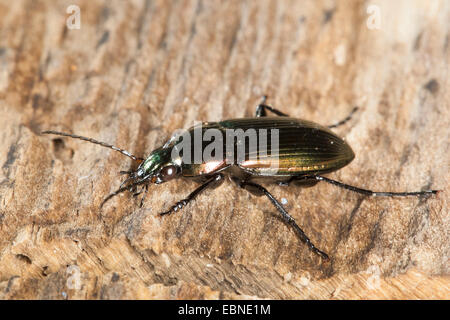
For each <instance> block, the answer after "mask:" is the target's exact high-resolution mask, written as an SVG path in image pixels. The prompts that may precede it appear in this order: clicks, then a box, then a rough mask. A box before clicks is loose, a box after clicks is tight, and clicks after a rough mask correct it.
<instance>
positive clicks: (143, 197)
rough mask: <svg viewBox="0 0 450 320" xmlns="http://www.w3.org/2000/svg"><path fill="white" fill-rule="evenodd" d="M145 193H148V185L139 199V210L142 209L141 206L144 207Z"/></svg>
mask: <svg viewBox="0 0 450 320" xmlns="http://www.w3.org/2000/svg"><path fill="white" fill-rule="evenodd" d="M147 192H148V184H146V185H145V192H144V195H143V196H142V198H141V202H140V203H139V208H142V206H143V205H144V201H145V197H146V196H147Z"/></svg>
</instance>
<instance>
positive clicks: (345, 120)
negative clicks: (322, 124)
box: [327, 107, 358, 129]
mask: <svg viewBox="0 0 450 320" xmlns="http://www.w3.org/2000/svg"><path fill="white" fill-rule="evenodd" d="M357 110H358V107H354V108H353V109H352V111H351V112H350V114H349V115H348V116H347V117H345V118H344V119H342V120H341V121H339V122H336V123H335V124H332V125H329V126H327V127H328V128H330V129H332V128H337V127H339V126H342V125H343V124H345V123H347V122H348V121H349V120H350V119H351V118H352V117H353V114H354V113H355V112H356V111H357Z"/></svg>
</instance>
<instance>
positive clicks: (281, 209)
mask: <svg viewBox="0 0 450 320" xmlns="http://www.w3.org/2000/svg"><path fill="white" fill-rule="evenodd" d="M239 186H240V187H241V188H245V187H246V186H250V187H253V188H256V189H258V190H259V191H260V192H261V193H263V194H265V195H266V196H267V198H269V200H270V201H271V202H272V204H273V205H274V206H275V208H277V210H278V212H280V213H281V216H282V218H283V220H284V221H285V222H286V223H288V224H289V225H291V226H292V227H293V228H294V230H295V231H296V232H297V234H298V235H299V236H300V239H301V240H302V241H303V242H305V243H306V245H307V246H308V247H309V248H310V249H311V251H313V252H314V253H315V254H317V255H318V256H320V257H321V258H323V259H324V260H327V261H329V260H330V258H329V257H328V255H327V254H326V253H325V252H323V251H321V250H319V249H318V248H317V247H316V246H315V245H314V244H313V243H312V242H311V240H310V239H309V238H308V236H307V235H306V234H305V232H304V231H303V230H302V229H301V228H300V227H299V226H298V225H297V223H296V222H295V220H294V218H292V216H291V215H290V214H289V213H288V212H287V211H286V209H284V207H283V205H282V204H281V203H280V202H279V201H278V200H277V199H275V197H274V196H273V195H272V194H271V193H270V192H269V191H267V189H266V188H264V187H263V186H261V185H259V184H256V183H253V182H248V181H241V182H240V183H239Z"/></svg>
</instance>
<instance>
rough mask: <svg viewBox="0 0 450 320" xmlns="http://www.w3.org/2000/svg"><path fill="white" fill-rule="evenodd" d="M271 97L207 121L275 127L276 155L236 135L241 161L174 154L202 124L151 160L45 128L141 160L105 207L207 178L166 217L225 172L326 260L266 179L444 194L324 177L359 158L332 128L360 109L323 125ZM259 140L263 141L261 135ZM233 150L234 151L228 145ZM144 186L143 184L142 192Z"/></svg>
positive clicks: (220, 126)
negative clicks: (125, 196)
mask: <svg viewBox="0 0 450 320" xmlns="http://www.w3.org/2000/svg"><path fill="white" fill-rule="evenodd" d="M266 99H267V97H266V96H264V97H263V100H262V101H261V103H260V104H259V105H258V106H257V108H256V115H255V117H254V118H240V119H230V120H224V121H220V122H204V123H203V124H202V126H201V133H202V134H204V133H205V132H206V131H207V130H211V129H213V130H216V132H219V133H224V134H225V132H226V131H227V130H229V129H233V130H242V131H244V130H256V131H258V130H259V131H260V132H262V131H264V132H269V130H270V132H271V134H268V135H269V136H270V137H272V136H275V134H274V133H272V132H275V133H276V135H277V140H278V141H276V143H275V142H274V140H273V139H270V142H269V139H268V137H267V136H266V143H267V144H268V147H271V150H273V148H272V147H274V145H275V144H276V149H277V150H276V152H275V153H273V152H271V153H270V154H269V153H267V152H265V153H258V152H257V156H255V157H252V151H249V150H251V148H249V147H251V146H250V145H249V144H250V141H248V140H249V139H246V138H245V137H244V138H243V140H242V139H241V140H239V138H237V140H234V138H233V141H232V147H233V150H234V149H235V148H237V145H239V144H240V145H244V155H243V157H242V158H241V159H238V157H237V155H236V154H232V156H231V158H229V157H224V156H222V157H221V158H220V159H219V161H217V159H216V161H211V160H208V159H206V160H205V159H200V161H197V162H195V161H194V162H191V161H189V162H187V161H184V158H183V157H181V156H174V149H176V148H177V146H179V144H180V143H181V140H183V141H184V142H186V137H187V139H188V140H189V139H191V140H195V137H196V134H195V130H196V129H197V128H198V126H194V127H191V128H189V129H188V130H187V131H185V134H184V135H183V139H181V138H180V136H179V135H175V136H173V137H172V138H171V139H170V140H169V141H168V142H167V143H165V144H164V145H163V146H162V147H160V148H157V149H155V150H154V151H152V152H151V153H150V155H149V156H148V157H147V158H145V159H143V158H139V157H136V156H134V155H132V154H131V153H130V152H128V151H126V150H124V149H120V148H117V147H115V146H113V145H110V144H107V143H104V142H101V141H97V140H94V139H92V138H87V137H83V136H79V135H74V134H69V133H64V132H58V131H43V132H42V133H43V134H54V135H60V136H65V137H71V138H75V139H81V140H85V141H88V142H91V143H94V144H99V145H101V146H103V147H107V148H110V149H113V150H115V151H118V152H120V153H122V154H123V155H125V156H127V157H130V158H131V159H133V160H135V161H140V164H139V166H138V167H137V169H136V170H130V171H121V173H122V174H127V175H128V178H127V179H125V180H124V181H123V182H122V184H121V185H120V187H119V188H118V189H117V190H116V191H115V192H113V193H111V194H110V195H108V196H107V197H106V198H105V199H104V200H103V202H102V203H101V206H100V207H103V205H104V204H105V202H106V201H108V200H109V199H111V198H112V197H114V196H116V195H118V194H120V193H122V192H125V191H130V192H132V193H133V195H134V196H136V195H139V194H140V193H142V192H143V191H145V192H144V195H143V197H142V199H141V202H140V206H142V205H143V202H144V199H145V195H146V194H147V191H148V185H149V184H150V183H154V184H161V183H164V182H167V181H170V180H172V179H175V178H179V177H184V178H191V179H195V180H198V181H199V182H201V185H200V186H199V187H197V188H196V189H195V190H194V191H193V192H191V193H190V194H189V195H188V196H187V197H186V198H185V199H182V200H180V201H178V202H177V203H175V204H174V205H173V206H171V207H170V208H169V209H168V210H167V211H164V212H161V213H160V215H161V216H163V215H167V214H170V213H173V212H177V211H179V210H180V209H182V208H183V207H185V206H186V205H187V204H188V203H189V202H190V201H192V200H193V199H194V198H195V197H197V196H198V195H199V194H200V193H201V192H203V191H204V190H206V189H207V188H208V187H212V186H216V185H217V184H218V183H221V182H222V181H223V180H224V177H225V176H229V177H230V178H231V180H233V181H234V182H235V183H236V184H237V185H238V186H239V187H241V188H244V189H246V190H248V191H250V192H251V193H252V194H255V195H260V196H266V197H267V198H268V199H269V200H270V202H271V203H272V204H273V205H274V206H275V208H276V209H277V211H278V212H279V213H280V214H281V217H282V218H283V220H284V221H285V222H286V223H287V224H289V225H290V226H292V228H293V229H294V230H295V231H296V233H297V235H298V236H299V237H300V239H301V240H302V241H303V242H305V243H306V244H307V245H308V247H309V248H310V249H311V250H312V251H313V252H314V253H315V254H317V255H319V256H320V257H322V258H323V259H325V260H329V257H328V255H327V254H326V253H325V252H323V251H321V250H319V249H318V248H317V247H316V246H315V245H314V244H313V243H312V241H311V240H310V239H309V238H308V236H307V235H306V234H305V232H304V231H303V230H302V229H301V228H300V227H299V226H298V225H297V223H296V222H295V220H294V219H293V218H292V216H291V215H290V214H289V213H288V212H287V211H286V209H285V208H284V207H283V205H282V204H281V203H280V202H279V201H278V200H277V199H276V198H275V197H274V196H273V195H272V194H271V193H270V192H269V191H268V190H267V189H266V188H265V187H263V186H262V185H261V184H260V182H259V180H261V181H263V182H264V181H266V182H267V181H269V182H276V183H278V184H280V185H289V184H290V183H293V182H296V183H299V184H305V185H314V184H316V183H318V182H319V181H325V182H327V183H330V184H332V185H335V186H337V187H340V188H343V189H346V190H350V191H353V192H356V193H359V194H363V195H367V196H376V197H406V196H420V195H425V194H436V193H437V192H438V190H424V191H415V192H375V191H372V190H367V189H362V188H358V187H355V186H352V185H348V184H345V183H342V182H339V181H336V180H332V179H330V178H327V177H324V176H323V174H325V173H330V172H333V171H336V170H338V169H340V168H342V167H344V166H346V165H347V164H349V163H350V162H351V161H352V160H353V159H354V157H355V154H354V152H353V150H352V149H351V147H350V146H349V145H348V144H347V143H346V142H345V141H344V140H343V139H341V138H340V137H338V136H337V135H336V134H334V133H333V132H332V131H331V130H330V129H331V128H336V127H338V126H340V125H343V124H345V123H346V122H347V121H348V120H350V119H351V117H352V115H353V113H354V112H355V111H356V110H357V107H355V108H354V109H353V110H352V112H351V113H350V115H349V116H347V117H346V118H345V119H343V120H342V121H339V122H338V123H336V124H334V125H330V126H321V125H319V124H316V123H314V122H310V121H305V120H301V119H296V118H290V117H289V116H288V115H287V114H285V113H283V112H281V111H279V110H277V109H275V108H272V107H271V106H269V105H267V104H266ZM267 111H270V112H272V113H273V114H275V116H274V117H268V116H267ZM273 130H275V131H273ZM186 133H187V135H186ZM259 141H261V138H260V140H259ZM188 142H190V143H189V144H188V145H189V146H191V147H192V146H194V145H196V141H188ZM228 142H229V141H228ZM221 143H222V144H223V145H222V146H223V147H224V146H225V143H226V142H225V140H223V141H222V142H221ZM200 146H201V151H203V150H204V148H205V144H204V141H203V139H202V142H201V144H200ZM183 151H184V152H186V151H189V149H187V150H183ZM194 151H195V150H194ZM227 151H230V150H228V149H227ZM179 154H180V153H178V155H179ZM275 154H276V158H275ZM227 155H228V153H227ZM253 155H255V154H253ZM183 156H184V154H183ZM275 160H276V161H275ZM274 163H275V167H274ZM138 188H140V190H139V191H138Z"/></svg>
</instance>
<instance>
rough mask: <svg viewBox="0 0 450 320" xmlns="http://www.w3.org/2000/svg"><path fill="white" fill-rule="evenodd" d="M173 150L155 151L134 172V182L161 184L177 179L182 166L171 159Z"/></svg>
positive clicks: (163, 148)
mask: <svg viewBox="0 0 450 320" xmlns="http://www.w3.org/2000/svg"><path fill="white" fill-rule="evenodd" d="M171 155H172V148H170V147H162V148H158V149H156V150H154V151H153V152H152V153H150V155H149V156H148V157H147V159H145V160H144V161H143V162H142V163H141V164H140V165H139V167H138V168H137V169H136V171H135V172H134V180H135V181H136V182H138V181H150V182H151V183H156V184H160V183H163V182H166V181H169V180H172V179H173V178H175V177H177V176H179V175H180V173H181V167H180V164H179V163H177V161H174V160H173V159H172V157H171Z"/></svg>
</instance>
